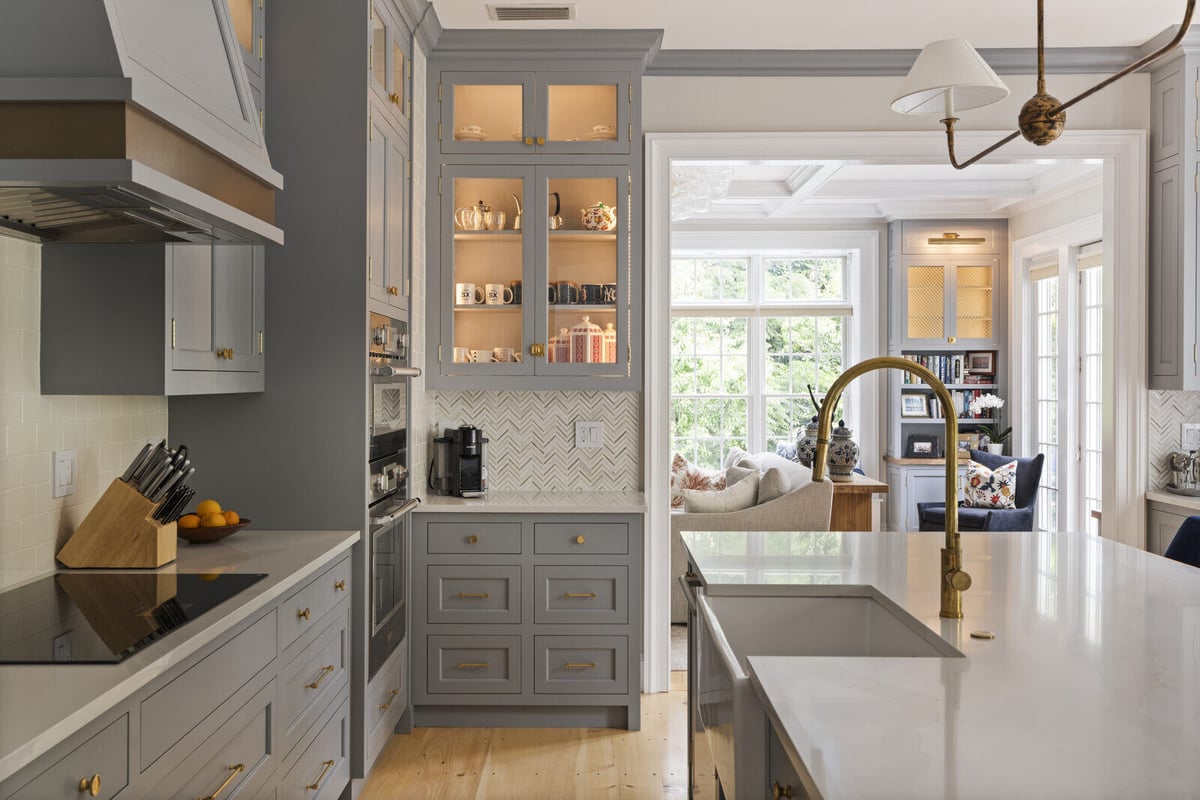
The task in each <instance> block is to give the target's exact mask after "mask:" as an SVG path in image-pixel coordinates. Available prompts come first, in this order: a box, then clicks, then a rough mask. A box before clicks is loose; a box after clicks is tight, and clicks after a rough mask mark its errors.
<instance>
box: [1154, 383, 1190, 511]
mask: <svg viewBox="0 0 1200 800" xmlns="http://www.w3.org/2000/svg"><path fill="white" fill-rule="evenodd" d="M1182 422H1200V392H1151V393H1150V488H1151V489H1162V488H1163V487H1164V486H1166V485H1167V484H1168V483H1170V482H1171V470H1170V468H1169V467H1168V466H1167V455H1168V454H1170V453H1174V452H1176V451H1177V450H1179V433H1180V431H1179V425H1180V423H1182Z"/></svg>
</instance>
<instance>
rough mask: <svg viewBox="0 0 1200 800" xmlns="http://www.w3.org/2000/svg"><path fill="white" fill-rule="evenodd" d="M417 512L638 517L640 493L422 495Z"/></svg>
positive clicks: (641, 508) (642, 499)
mask: <svg viewBox="0 0 1200 800" xmlns="http://www.w3.org/2000/svg"><path fill="white" fill-rule="evenodd" d="M416 510H417V513H419V514H425V513H429V512H442V513H445V512H450V513H461V512H479V513H489V514H642V513H644V512H645V511H646V496H645V495H644V494H643V493H641V492H512V491H503V492H488V493H487V494H486V495H485V496H483V497H448V496H444V495H436V494H434V495H426V496H425V497H424V498H422V499H421V505H419V506H417V509H416Z"/></svg>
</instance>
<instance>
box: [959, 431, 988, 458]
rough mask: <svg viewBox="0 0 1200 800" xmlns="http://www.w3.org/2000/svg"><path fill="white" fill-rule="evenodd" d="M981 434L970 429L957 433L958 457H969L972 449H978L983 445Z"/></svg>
mask: <svg viewBox="0 0 1200 800" xmlns="http://www.w3.org/2000/svg"><path fill="white" fill-rule="evenodd" d="M982 442H983V434H982V433H977V432H974V431H972V432H971V433H962V432H961V431H960V432H959V434H958V457H959V458H970V456H971V451H972V450H980V449H982V447H983V444H982Z"/></svg>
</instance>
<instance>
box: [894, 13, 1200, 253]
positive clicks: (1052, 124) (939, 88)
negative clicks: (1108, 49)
mask: <svg viewBox="0 0 1200 800" xmlns="http://www.w3.org/2000/svg"><path fill="white" fill-rule="evenodd" d="M1042 5H1043V0H1038V4H1037V31H1038V32H1037V94H1035V95H1034V96H1033V97H1031V98H1029V100H1028V101H1026V103H1025V105H1024V106H1022V107H1021V113H1020V115H1019V116H1018V118H1017V130H1015V131H1013V132H1012V133H1010V134H1009V135H1008V136H1005V137H1004V138H1003V139H1001V140H1000V141H998V142H996V143H995V144H993V145H992V146H991V147H988V148H987V149H985V150H983V151H982V152H980V153H978V154H977V155H975V156H973V157H972V158H969V159H967V160H966V161H963V162H962V163H959V161H958V159H957V157H956V156H955V153H954V123H956V122H958V117H957V116H955V111H956V107H957V110H967V109H972V108H979V107H981V106H985V105H990V104H991V103H995V102H997V101H999V100H1003V99H1004V98H1005V97H1007V96H1008V94H1009V90H1008V87H1007V86H1005V85H1004V82H1003V81H1001V80H1000V78H999V77H997V75H996V73H995V72H993V71H992V68H991V67H989V66H988V65H987V62H985V61H984V60H983V57H982V56H980V55H979V53H978V52H976V50H975V48H973V47H971V45H970V44H968V43H967V42H966V41H964V40H962V39H943V40H941V41H937V42H931V43H930V44H928V45H926V46H925V49H924V50H922V51H921V54H920V55H919V56H917V60H916V61H915V62H913V65H912V69H911V70H909V73H908V77H906V78H905V79H904V83H903V84H902V85H901V87H900V92H899V94H897V95H896V99H895V100H893V101H892V110H893V111H897V112H899V113H901V114H939V113H940V114H942V115H943V118H942V124H943V125H945V126H946V146H947V148H948V149H949V151H950V163H951V164H952V165H953V166H954V168H955V169H964V168H966V167H969V166H971V165H972V164H974V163H975V162H976V161H978V160H979V159H981V158H983V157H984V156H986V155H988V154H989V153H992V152H994V151H996V150H998V149H999V148H1001V147H1003V146H1004V145H1006V144H1008V143H1009V142H1011V141H1012V140H1013V139H1016V138H1017V137H1018V136H1023V137H1025V139H1026V140H1027V141H1030V142H1033V143H1034V144H1036V145H1045V144H1049V143H1050V142H1052V141H1054V140H1055V139H1057V138H1058V136H1059V134H1061V133H1062V131H1063V128H1064V127H1065V126H1066V123H1067V115H1066V111H1067V109H1068V108H1070V107H1071V106H1073V105H1075V104H1076V103H1078V102H1079V101H1080V100H1083V99H1084V98H1086V97H1090V96H1092V95H1093V94H1095V93H1096V92H1098V91H1100V90H1101V89H1103V88H1104V87H1106V86H1108V85H1109V84H1111V83H1114V82H1116V81H1118V80H1120V79H1121V78H1123V77H1125V76H1126V75H1128V74H1129V73H1131V72H1135V71H1137V70H1139V69H1142V68H1143V67H1145V66H1147V65H1149V64H1151V63H1152V62H1154V61H1156V60H1157V59H1158V58H1159V57H1161V56H1163V55H1165V54H1166V53H1167V52H1169V51H1171V50H1173V49H1175V47H1176V46H1177V45H1178V44H1179V43H1180V42H1181V41H1182V40H1183V37H1184V35H1185V34H1186V33H1187V31H1188V28H1189V27H1190V26H1191V24H1192V11H1193V10H1194V9H1195V7H1196V0H1187V9H1186V10H1185V11H1184V14H1183V22H1182V23H1180V25H1179V32H1178V33H1176V34H1175V36H1174V37H1173V38H1172V39H1171V41H1169V42H1168V43H1167V44H1165V45H1163V46H1162V47H1160V48H1159V49H1157V50H1155V51H1154V52H1153V53H1150V54H1149V55H1147V56H1143V57H1142V58H1139V59H1138V60H1137V61H1135V62H1133V63H1132V64H1130V65H1129V66H1127V67H1125V69H1123V70H1121V71H1120V72H1118V73H1116V74H1115V75H1111V76H1109V77H1108V78H1105V79H1104V80H1102V81H1100V83H1098V84H1096V85H1095V86H1093V87H1092V88H1090V89H1088V90H1086V91H1084V92H1081V93H1080V94H1077V95H1075V96H1074V97H1072V98H1071V99H1070V100H1067V101H1066V102H1059V100H1058V98H1056V97H1053V96H1052V95H1049V94H1047V93H1046V60H1045V37H1044V35H1043V14H1042ZM929 241H930V244H933V243H934V242H933V240H932V239H930V240H929ZM959 243H960V244H961V243H963V242H961V241H960V242H959Z"/></svg>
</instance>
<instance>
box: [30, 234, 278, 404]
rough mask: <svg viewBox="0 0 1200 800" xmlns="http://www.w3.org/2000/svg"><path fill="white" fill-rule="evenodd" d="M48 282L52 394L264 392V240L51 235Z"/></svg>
mask: <svg viewBox="0 0 1200 800" xmlns="http://www.w3.org/2000/svg"><path fill="white" fill-rule="evenodd" d="M106 265H107V266H111V268H105V266H106ZM42 286H43V292H44V293H45V297H47V298H54V300H53V302H48V303H46V304H45V305H44V307H43V311H42V350H41V358H42V364H43V365H44V367H45V369H46V374H45V376H44V377H43V379H42V391H43V393H45V394H118V395H131V394H144V395H185V394H222V393H234V392H261V391H262V390H263V360H264V355H263V352H262V343H263V341H264V339H265V325H264V322H265V306H266V294H265V293H266V272H265V268H264V251H263V248H262V247H260V246H252V245H207V244H150V243H147V244H71V245H62V244H56V243H52V242H51V243H47V244H46V245H44V246H43V248H42ZM155 303H158V304H161V305H159V306H158V307H155ZM115 320H119V321H120V324H115V323H114V321H115ZM114 359H118V360H114ZM79 364H92V365H93V366H94V367H95V368H93V369H80V368H79Z"/></svg>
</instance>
